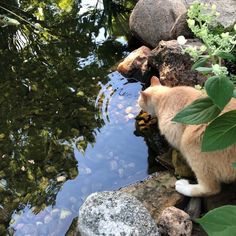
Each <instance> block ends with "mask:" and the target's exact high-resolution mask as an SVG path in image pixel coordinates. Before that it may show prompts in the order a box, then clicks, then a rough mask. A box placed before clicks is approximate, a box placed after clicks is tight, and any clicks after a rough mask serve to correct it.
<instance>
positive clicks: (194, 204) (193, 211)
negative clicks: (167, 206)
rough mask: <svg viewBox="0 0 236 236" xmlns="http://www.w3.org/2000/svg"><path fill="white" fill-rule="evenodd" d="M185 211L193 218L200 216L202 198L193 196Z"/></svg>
mask: <svg viewBox="0 0 236 236" xmlns="http://www.w3.org/2000/svg"><path fill="white" fill-rule="evenodd" d="M185 212H186V213H188V214H189V215H190V217H191V219H196V218H199V217H200V214H201V198H200V197H192V198H191V199H190V201H189V203H188V205H187V207H186V209H185Z"/></svg>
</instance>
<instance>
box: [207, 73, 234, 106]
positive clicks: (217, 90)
mask: <svg viewBox="0 0 236 236" xmlns="http://www.w3.org/2000/svg"><path fill="white" fill-rule="evenodd" d="M205 89H206V91H207V94H208V96H209V97H210V98H211V99H212V100H213V102H214V103H215V104H216V105H217V106H218V107H219V108H220V109H221V110H223V108H224V107H225V105H226V104H227V103H228V102H229V101H230V99H231V98H232V95H233V91H234V84H233V82H232V81H230V80H229V79H228V78H227V77H226V76H212V77H210V78H208V80H207V81H206V84H205Z"/></svg>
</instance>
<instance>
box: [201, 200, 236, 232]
mask: <svg viewBox="0 0 236 236" xmlns="http://www.w3.org/2000/svg"><path fill="white" fill-rule="evenodd" d="M197 222H198V223H199V224H200V225H201V226H202V227H203V229H204V230H205V231H206V232H207V233H208V235H209V236H229V235H236V206H233V205H227V206H223V207H219V208H216V209H214V210H212V211H209V212H208V213H207V214H206V215H204V216H203V217H202V218H201V219H198V220H197Z"/></svg>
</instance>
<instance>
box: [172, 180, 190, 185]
mask: <svg viewBox="0 0 236 236" xmlns="http://www.w3.org/2000/svg"><path fill="white" fill-rule="evenodd" d="M188 184H189V181H188V180H187V179H179V180H177V181H176V182H175V186H176V185H188Z"/></svg>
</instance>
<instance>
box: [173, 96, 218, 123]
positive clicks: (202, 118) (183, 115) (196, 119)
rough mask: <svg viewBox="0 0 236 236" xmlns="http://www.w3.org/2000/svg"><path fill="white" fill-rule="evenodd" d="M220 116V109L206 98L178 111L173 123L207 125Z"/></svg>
mask: <svg viewBox="0 0 236 236" xmlns="http://www.w3.org/2000/svg"><path fill="white" fill-rule="evenodd" d="M219 114H220V109H219V108H218V107H217V106H216V105H215V104H214V103H213V102H212V100H211V99H210V98H208V97H206V98H200V99H197V100H196V101H194V102H193V103H192V104H190V105H188V106H187V107H186V108H184V109H183V110H182V111H180V112H179V113H178V114H177V115H176V116H175V117H174V119H173V121H176V122H181V123H184V124H190V125H193V124H202V123H208V122H209V121H211V120H212V119H214V118H215V117H217V115H219Z"/></svg>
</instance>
